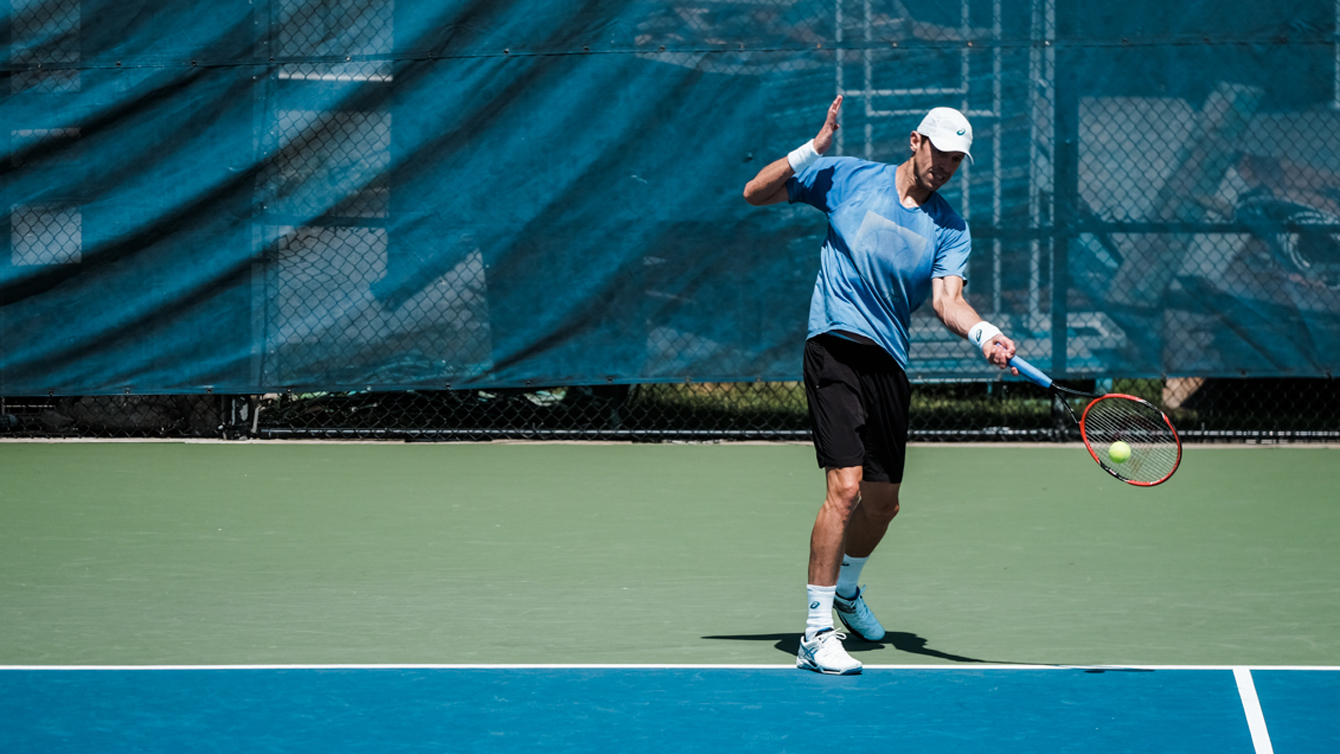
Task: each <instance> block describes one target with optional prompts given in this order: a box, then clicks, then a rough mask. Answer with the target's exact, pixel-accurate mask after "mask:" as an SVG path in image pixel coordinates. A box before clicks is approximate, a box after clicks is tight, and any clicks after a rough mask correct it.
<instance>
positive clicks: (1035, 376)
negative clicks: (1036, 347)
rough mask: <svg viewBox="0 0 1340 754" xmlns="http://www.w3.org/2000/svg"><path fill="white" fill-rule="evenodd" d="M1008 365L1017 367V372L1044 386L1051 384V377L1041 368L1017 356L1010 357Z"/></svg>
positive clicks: (1048, 386)
mask: <svg viewBox="0 0 1340 754" xmlns="http://www.w3.org/2000/svg"><path fill="white" fill-rule="evenodd" d="M1010 366H1012V367H1014V368H1015V369H1018V370H1019V374H1022V375H1023V376H1025V377H1027V378H1028V379H1030V380H1032V381H1034V382H1036V383H1038V384H1039V385H1041V386H1043V387H1045V388H1050V387H1051V386H1052V378H1050V377H1048V376H1047V375H1046V373H1045V372H1043V371H1042V370H1041V369H1038V368H1037V367H1035V366H1033V365H1032V364H1029V363H1028V362H1027V361H1024V360H1023V358H1021V357H1019V356H1015V357H1014V358H1012V359H1010Z"/></svg>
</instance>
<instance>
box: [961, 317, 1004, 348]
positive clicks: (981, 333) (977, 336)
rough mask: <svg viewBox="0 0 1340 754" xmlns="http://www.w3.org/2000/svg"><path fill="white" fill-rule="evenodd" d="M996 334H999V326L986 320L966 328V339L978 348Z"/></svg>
mask: <svg viewBox="0 0 1340 754" xmlns="http://www.w3.org/2000/svg"><path fill="white" fill-rule="evenodd" d="M997 335H1000V328H999V327H996V326H995V325H993V324H991V323H990V322H987V321H986V320H982V321H981V322H978V323H977V324H975V325H973V326H972V327H971V328H969V329H968V340H970V341H972V344H973V345H975V346H977V347H978V348H981V347H982V346H984V345H986V344H987V343H989V342H990V341H991V339H992V338H994V337H996V336H997Z"/></svg>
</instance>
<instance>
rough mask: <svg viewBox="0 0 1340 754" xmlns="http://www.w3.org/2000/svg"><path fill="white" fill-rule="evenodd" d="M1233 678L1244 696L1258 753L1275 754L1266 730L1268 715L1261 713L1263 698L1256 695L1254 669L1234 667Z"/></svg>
mask: <svg viewBox="0 0 1340 754" xmlns="http://www.w3.org/2000/svg"><path fill="white" fill-rule="evenodd" d="M1233 678H1234V680H1236V681H1237V682H1238V694H1239V695H1240V696H1242V710H1243V712H1244V713H1246V715H1247V728H1248V729H1250V730H1251V732H1252V746H1254V747H1256V754H1275V747H1273V746H1271V745H1270V732H1269V731H1267V730H1266V716H1265V715H1263V714H1261V700H1260V699H1258V698H1257V696H1256V683H1255V682H1254V681H1253V680H1252V671H1251V670H1250V669H1248V668H1233Z"/></svg>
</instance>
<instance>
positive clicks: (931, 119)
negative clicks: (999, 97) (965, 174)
mask: <svg viewBox="0 0 1340 754" xmlns="http://www.w3.org/2000/svg"><path fill="white" fill-rule="evenodd" d="M917 133H919V134H921V135H922V136H925V137H927V138H929V139H930V140H931V143H932V144H934V145H935V148H936V149H938V150H940V151H941V152H962V153H963V154H965V155H967V156H968V161H969V162H971V161H972V152H971V151H969V150H971V149H972V125H971V124H970V123H968V119H967V118H965V117H964V116H963V113H961V112H959V111H958V110H955V109H954V108H952V107H937V108H935V109H933V110H931V111H930V112H928V113H926V117H925V118H922V119H921V125H919V126H917Z"/></svg>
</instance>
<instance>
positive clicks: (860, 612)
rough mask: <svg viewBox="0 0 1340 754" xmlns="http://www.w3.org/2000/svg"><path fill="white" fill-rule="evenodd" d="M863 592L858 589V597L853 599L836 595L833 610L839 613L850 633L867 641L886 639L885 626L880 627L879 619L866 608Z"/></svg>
mask: <svg viewBox="0 0 1340 754" xmlns="http://www.w3.org/2000/svg"><path fill="white" fill-rule="evenodd" d="M861 592H862V590H860V589H857V590H856V595H855V596H854V597H852V598H851V599H846V598H844V597H842V595H834V596H833V609H834V610H836V611H837V614H838V618H839V619H841V620H842V625H844V626H846V627H847V630H848V631H851V632H852V633H854V634H856V635H857V636H859V637H861V638H862V639H865V640H866V641H879V640H880V639H883V638H884V626H881V625H880V623H879V619H878V618H876V617H875V614H874V613H872V612H870V608H868V607H866V604H865V599H864V598H863V597H861Z"/></svg>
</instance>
